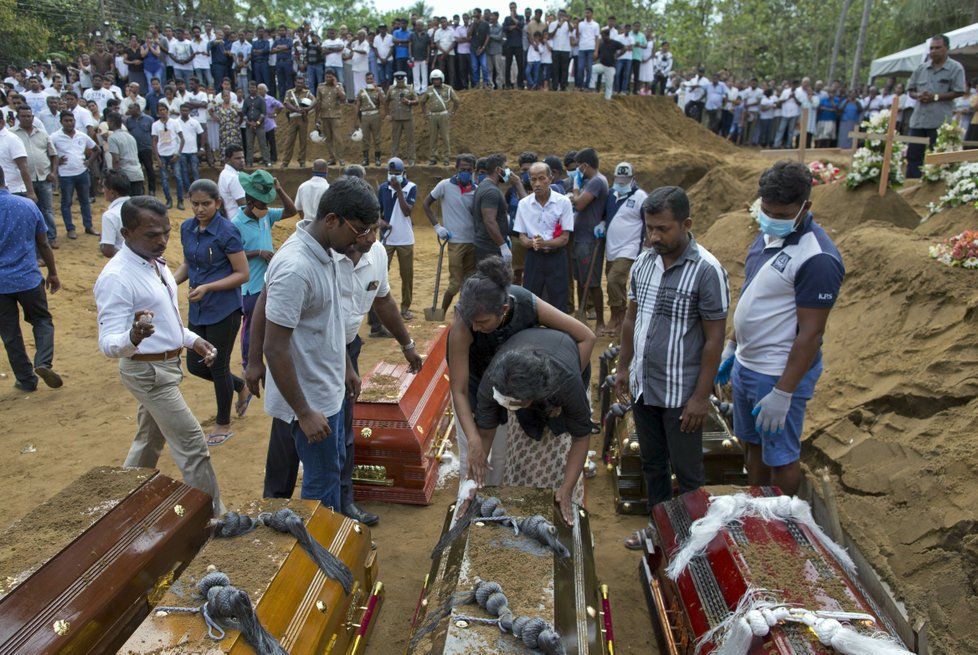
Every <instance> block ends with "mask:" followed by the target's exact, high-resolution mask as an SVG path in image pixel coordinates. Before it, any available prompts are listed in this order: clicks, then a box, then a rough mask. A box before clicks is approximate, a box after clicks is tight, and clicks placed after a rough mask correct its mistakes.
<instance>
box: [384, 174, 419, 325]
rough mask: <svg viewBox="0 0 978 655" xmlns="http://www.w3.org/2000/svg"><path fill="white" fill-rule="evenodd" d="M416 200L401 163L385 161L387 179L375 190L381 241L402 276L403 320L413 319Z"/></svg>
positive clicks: (415, 188) (412, 183) (416, 192)
mask: <svg viewBox="0 0 978 655" xmlns="http://www.w3.org/2000/svg"><path fill="white" fill-rule="evenodd" d="M417 197H418V187H417V186H416V185H415V184H414V182H411V181H410V180H408V179H407V174H406V173H405V171H404V162H403V161H402V160H401V159H400V158H399V157H392V158H391V160H390V161H389V162H387V180H386V181H385V182H383V183H381V185H380V188H378V189H377V199H378V200H379V201H380V206H381V209H382V210H383V212H384V213H383V216H382V219H381V222H380V229H381V235H380V240H381V242H382V243H383V244H384V246H385V247H386V248H387V258H388V259H391V260H393V259H394V256H395V255H396V256H397V267H398V270H399V271H400V274H401V317H402V318H403V319H404V320H405V321H410V320H411V319H413V318H414V314H413V313H411V300H412V294H413V291H414V226H413V225H412V224H411V210H413V209H414V204H415V202H416V201H417Z"/></svg>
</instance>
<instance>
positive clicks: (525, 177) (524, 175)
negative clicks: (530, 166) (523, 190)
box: [520, 171, 530, 184]
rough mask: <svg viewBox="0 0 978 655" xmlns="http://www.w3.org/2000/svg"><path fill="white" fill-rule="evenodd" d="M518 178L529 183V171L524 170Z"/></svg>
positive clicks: (524, 182)
mask: <svg viewBox="0 0 978 655" xmlns="http://www.w3.org/2000/svg"><path fill="white" fill-rule="evenodd" d="M520 179H521V180H523V184H529V183H530V172H529V171H526V172H524V173H523V174H522V175H520Z"/></svg>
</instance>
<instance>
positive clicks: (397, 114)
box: [387, 71, 419, 166]
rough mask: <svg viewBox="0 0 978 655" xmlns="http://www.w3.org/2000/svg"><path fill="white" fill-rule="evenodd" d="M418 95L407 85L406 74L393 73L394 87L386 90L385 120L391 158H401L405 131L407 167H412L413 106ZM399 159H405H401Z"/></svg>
mask: <svg viewBox="0 0 978 655" xmlns="http://www.w3.org/2000/svg"><path fill="white" fill-rule="evenodd" d="M418 102H419V100H418V95H417V94H416V93H415V92H414V89H413V88H411V87H410V86H408V85H407V73H405V72H404V71H398V72H396V73H394V86H392V87H391V88H390V89H388V90H387V119H388V120H389V121H391V141H392V143H391V146H392V147H391V157H401V153H400V150H401V132H402V131H405V130H406V131H407V134H406V137H407V150H408V156H407V157H406V159H407V160H408V166H414V161H415V150H414V106H415V105H416V104H418ZM401 159H405V158H404V157H401Z"/></svg>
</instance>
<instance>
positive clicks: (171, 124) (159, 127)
mask: <svg viewBox="0 0 978 655" xmlns="http://www.w3.org/2000/svg"><path fill="white" fill-rule="evenodd" d="M178 123H179V119H177V120H174V119H173V118H169V119H167V121H166V124H164V123H163V121H155V122H154V123H153V128H152V129H151V130H150V134H151V135H152V136H155V137H156V139H157V140H156V152H157V153H159V154H160V156H161V157H169V156H170V155H176V154H179V153H180V134H181V133H182V129H181V127H180V125H178Z"/></svg>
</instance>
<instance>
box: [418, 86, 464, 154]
mask: <svg viewBox="0 0 978 655" xmlns="http://www.w3.org/2000/svg"><path fill="white" fill-rule="evenodd" d="M429 102H430V103H431V106H429V105H428V103H429ZM449 103H451V105H452V106H451V109H449V107H448V105H449ZM421 109H422V111H424V113H425V116H427V117H428V157H429V160H428V164H429V165H431V166H434V165H435V164H437V163H438V141H439V140H440V141H441V142H442V144H443V145H444V146H445V147H444V151H443V152H442V163H443V164H444V165H445V166H448V158H449V157H450V156H451V154H452V146H451V141H450V139H449V125H448V118H449V117H450V116H454V115H455V112H457V111H458V95H457V94H456V93H455V89H453V88H452V87H450V86H449V85H447V84H445V74H444V73H442V72H441V71H440V70H438V69H437V68H436V69H435V70H433V71H431V86H429V87H428V88H427V89H425V92H424V93H423V94H421Z"/></svg>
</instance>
